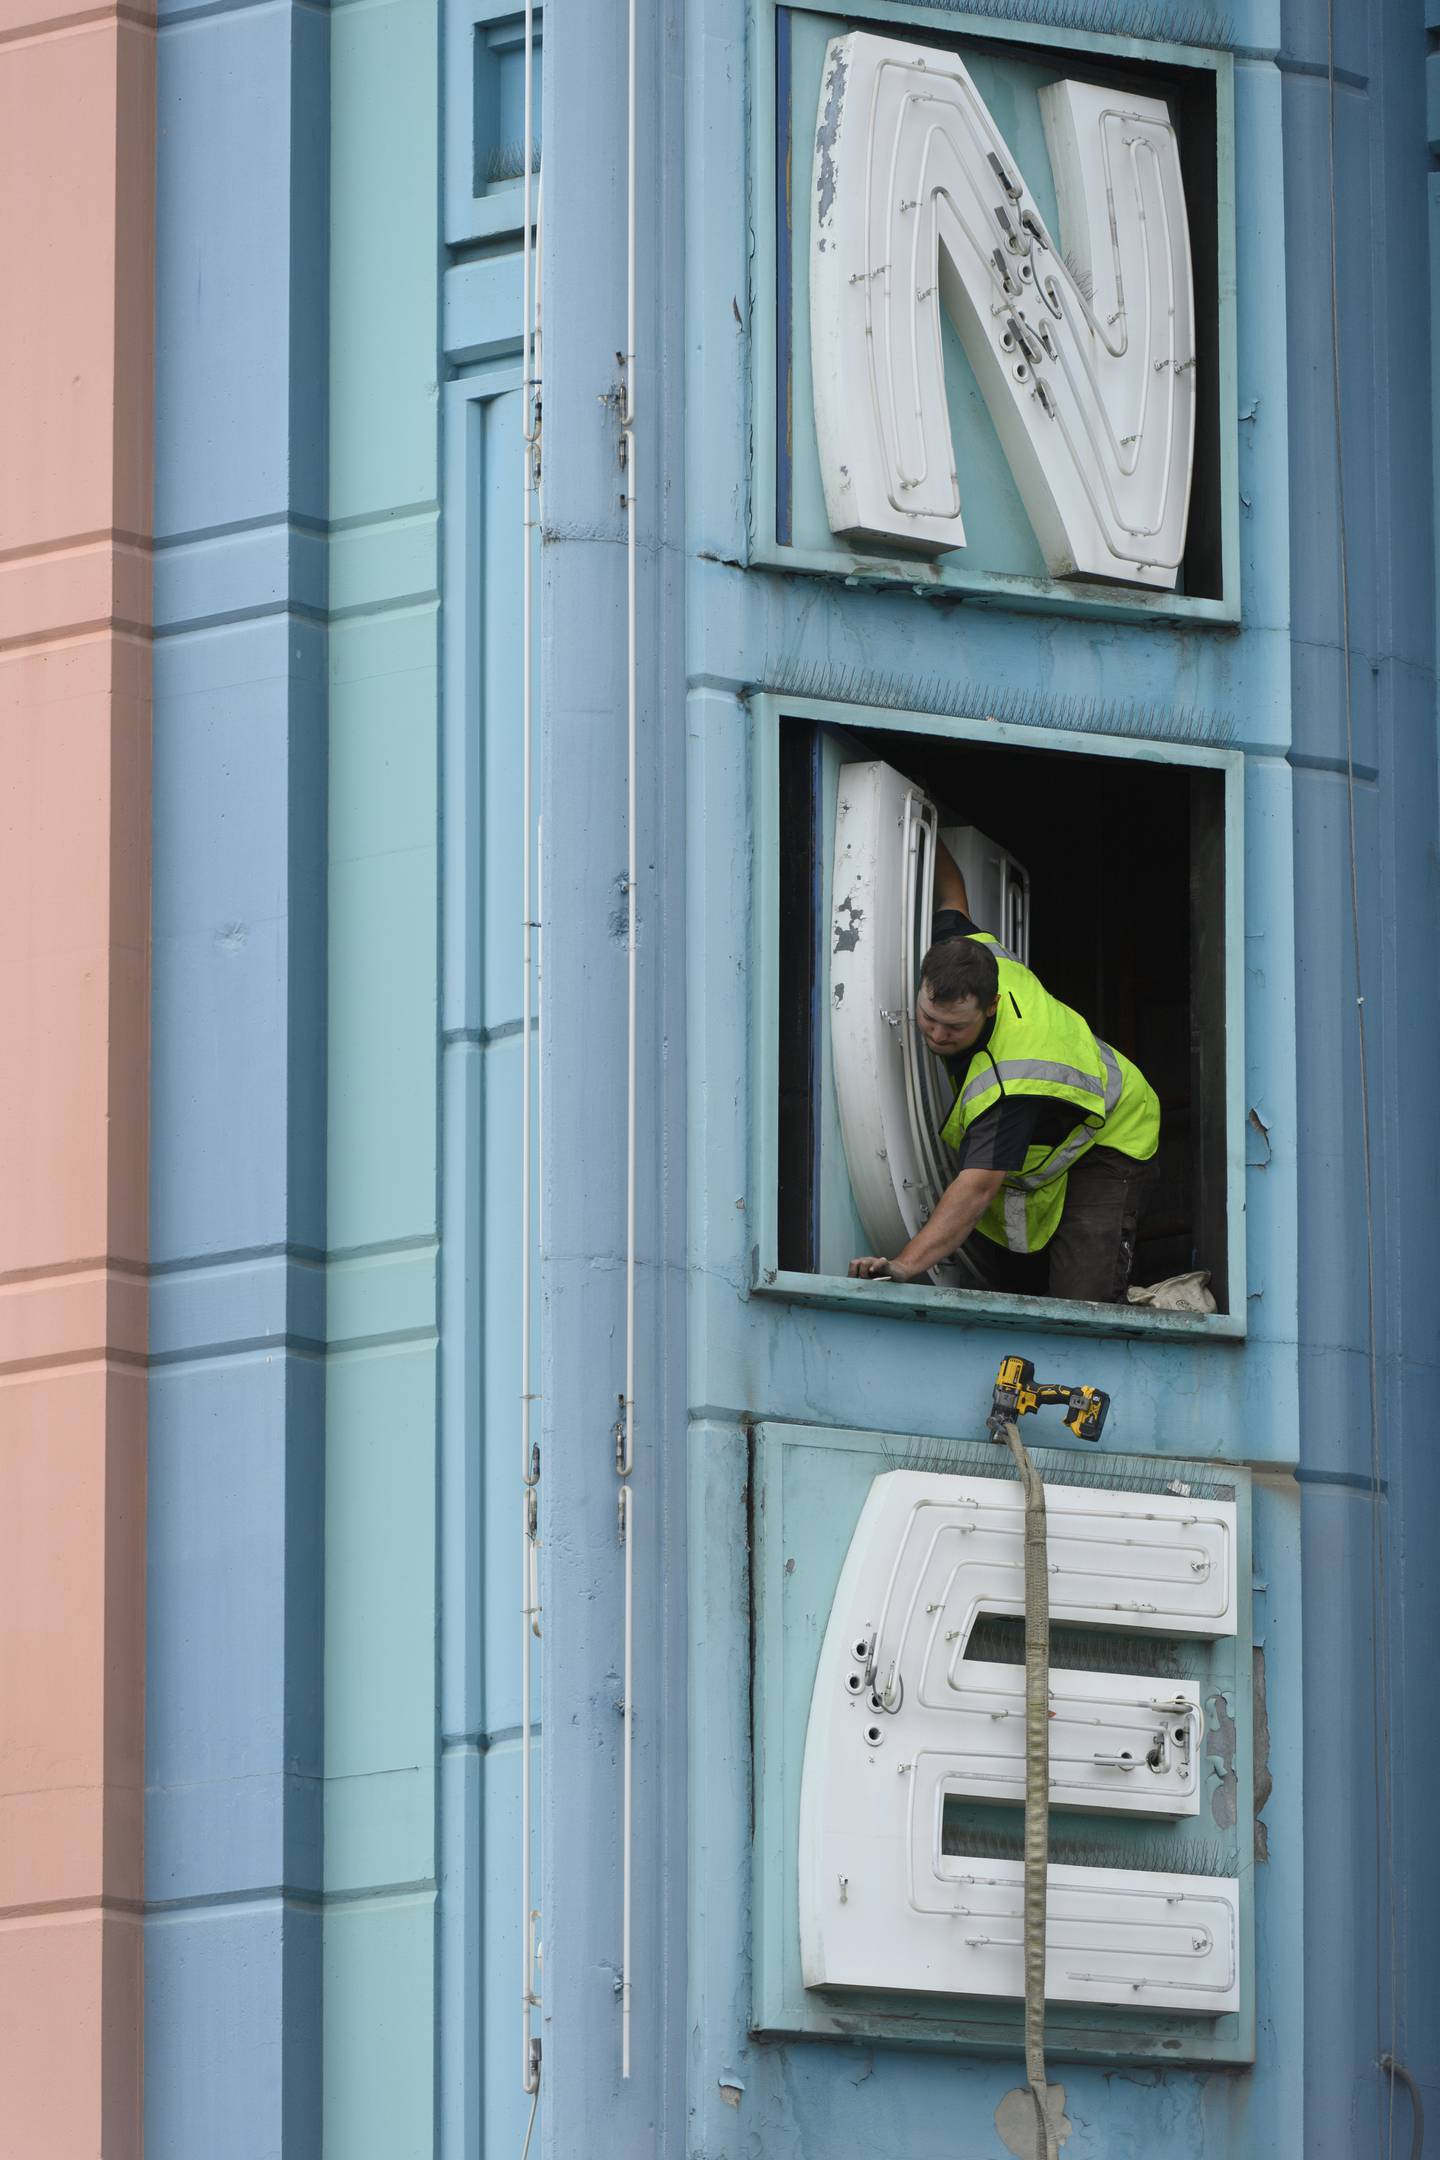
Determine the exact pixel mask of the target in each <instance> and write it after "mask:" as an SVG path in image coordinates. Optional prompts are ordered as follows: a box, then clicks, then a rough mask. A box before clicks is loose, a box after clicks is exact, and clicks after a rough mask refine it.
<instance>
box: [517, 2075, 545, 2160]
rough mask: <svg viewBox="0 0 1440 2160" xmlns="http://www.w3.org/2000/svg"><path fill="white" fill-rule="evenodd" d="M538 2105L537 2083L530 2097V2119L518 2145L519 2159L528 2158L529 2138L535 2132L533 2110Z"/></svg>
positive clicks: (526, 2159)
mask: <svg viewBox="0 0 1440 2160" xmlns="http://www.w3.org/2000/svg"><path fill="white" fill-rule="evenodd" d="M539 2105H540V2087H539V2085H538V2084H537V2085H536V2087H535V2090H534V2092H533V2093H532V2094H531V2097H530V2120H529V2122H527V2123H526V2125H525V2142H524V2144H523V2145H522V2146H521V2147H520V2160H530V2140H531V2138H532V2137H533V2136H534V2134H535V2110H536V2109H537V2108H538V2107H539Z"/></svg>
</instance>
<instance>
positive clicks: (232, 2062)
mask: <svg viewBox="0 0 1440 2160" xmlns="http://www.w3.org/2000/svg"><path fill="white" fill-rule="evenodd" d="M145 1986H146V2029H145V2086H146V2102H145V2107H146V2123H145V2143H146V2150H147V2151H149V2152H157V2151H158V2152H163V2153H177V2154H185V2155H186V2156H189V2155H193V2154H195V2153H202V2152H203V2153H209V2154H213V2155H214V2156H215V2160H255V2156H256V2155H257V2154H260V2153H263V2154H265V2155H266V2156H267V2160H269V2156H270V2155H272V2154H281V2153H285V2154H288V2153H291V2152H295V2153H313V2152H314V2150H315V2142H314V2141H315V2138H316V2135H317V2132H318V2125H319V2116H320V2049H319V2029H318V2022H317V2026H316V2030H315V2033H314V2036H313V2038H312V2039H311V2041H310V2044H309V2045H308V2046H306V2047H304V2048H292V2047H290V2046H289V2045H288V2044H287V2036H286V2032H285V2019H286V2016H287V2013H288V2012H292V2011H293V2008H294V2006H295V2005H296V2004H297V2003H302V2002H308V2001H313V2000H318V1998H319V1994H320V1918H319V1914H318V1913H317V1912H316V1911H315V1910H314V1909H313V1908H311V1909H310V1910H297V1909H296V1908H295V1906H293V1905H289V1904H286V1903H284V1902H282V1901H281V1900H280V1899H278V1898H272V1899H268V1900H258V1901H256V1902H255V1903H254V1904H247V1905H238V1906H237V1905H221V1906H212V1907H208V1908H202V1909H198V1910H192V1911H189V1912H162V1913H159V1914H156V1915H155V1916H154V1917H152V1918H151V1920H150V1921H149V1922H148V1924H147V1926H146V1931H145Z"/></svg>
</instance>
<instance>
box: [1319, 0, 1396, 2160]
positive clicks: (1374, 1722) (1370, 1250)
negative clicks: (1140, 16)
mask: <svg viewBox="0 0 1440 2160" xmlns="http://www.w3.org/2000/svg"><path fill="white" fill-rule="evenodd" d="M1325 62H1326V80H1327V88H1328V125H1327V136H1326V154H1327V179H1328V189H1329V211H1330V369H1331V391H1332V402H1333V406H1334V415H1335V522H1336V536H1337V540H1338V545H1339V567H1340V632H1341V646H1342V659H1343V664H1344V712H1345V794H1346V810H1347V820H1348V839H1349V857H1350V934H1351V944H1352V951H1353V960H1354V968H1355V1031H1356V1041H1357V1047H1358V1053H1359V1061H1360V1138H1361V1158H1362V1169H1363V1176H1364V1192H1365V1318H1366V1344H1367V1370H1368V1377H1369V1397H1370V1470H1371V1495H1370V1504H1371V1518H1370V1519H1371V1537H1370V1545H1371V1564H1370V1605H1371V1679H1372V1688H1371V1736H1372V1745H1373V1749H1374V1757H1375V1786H1374V1798H1375V2027H1376V2042H1377V2054H1379V2055H1380V2057H1381V2063H1382V2067H1383V2064H1384V2062H1385V2061H1389V2062H1391V2063H1393V2062H1394V2060H1395V2056H1394V2041H1395V2032H1396V2027H1397V2023H1398V1996H1399V1964H1398V1942H1399V1931H1398V1927H1397V1920H1396V1900H1395V1845H1394V1794H1393V1783H1392V1777H1391V1761H1390V1753H1391V1734H1390V1652H1389V1640H1388V1634H1387V1617H1388V1611H1389V1597H1388V1590H1387V1583H1386V1557H1385V1524H1384V1517H1383V1512H1382V1496H1383V1493H1384V1475H1383V1473H1384V1451H1383V1446H1382V1440H1381V1426H1380V1379H1379V1349H1378V1343H1377V1335H1376V1324H1375V1200H1374V1170H1373V1159H1372V1148H1371V1120H1370V1075H1369V1064H1368V1047H1367V1041H1366V1030H1365V994H1364V977H1363V973H1362V953H1363V938H1362V934H1361V907H1360V871H1359V846H1358V842H1357V837H1356V816H1355V712H1354V694H1353V689H1352V685H1351V679H1350V669H1351V651H1350V563H1349V535H1348V529H1347V526H1346V518H1345V446H1344V430H1343V425H1342V418H1341V415H1342V402H1341V364H1340V242H1339V216H1338V210H1337V203H1336V185H1335V109H1336V77H1335V0H1326V52H1325ZM1382 1914H1383V1915H1385V1916H1386V1917H1387V1918H1388V1923H1389V1969H1390V2033H1391V2045H1390V2048H1389V2049H1385V2048H1384V2046H1383V2038H1384V2035H1383V2026H1384V2022H1385V2004H1384V1992H1383V1978H1382V1975H1383V1968H1384V1964H1385V1958H1384V1948H1385V1945H1384V1941H1383V1934H1382ZM1376 2099H1377V2107H1378V2110H1379V2112H1378V2115H1377V2127H1378V2128H1379V2129H1380V2131H1381V2143H1382V2144H1383V2147H1384V2150H1385V2153H1386V2155H1387V2160H1393V2154H1394V2150H1395V2079H1394V2076H1393V2075H1392V2076H1391V2078H1390V2080H1389V2111H1388V2115H1389V2120H1388V2128H1387V2126H1386V2123H1385V2107H1384V2095H1383V2093H1382V2092H1381V2091H1380V2089H1379V2088H1378V2087H1377V2092H1376Z"/></svg>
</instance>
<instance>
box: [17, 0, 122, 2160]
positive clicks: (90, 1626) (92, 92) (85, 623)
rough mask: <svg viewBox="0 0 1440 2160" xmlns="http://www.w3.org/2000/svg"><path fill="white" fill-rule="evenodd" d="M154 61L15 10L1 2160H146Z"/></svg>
mask: <svg viewBox="0 0 1440 2160" xmlns="http://www.w3.org/2000/svg"><path fill="white" fill-rule="evenodd" d="M154 165H155V125H154V33H153V21H152V19H151V17H150V15H149V13H148V11H147V10H146V9H145V8H142V7H139V6H135V5H131V4H129V0H126V4H125V5H124V6H123V7H122V8H119V9H117V8H113V7H107V8H96V9H94V10H93V11H86V10H84V9H83V8H82V9H81V10H79V11H77V10H76V9H75V8H74V7H73V4H71V0H51V4H50V5H49V6H44V5H42V4H41V0H0V204H3V205H4V214H3V216H0V319H3V322H4V326H5V327H4V331H3V334H0V2153H3V2154H5V2155H6V2156H11V2155H13V2156H14V2160H100V2156H101V2155H102V2154H103V2160H134V2156H137V2155H138V2154H139V2153H140V2149H141V2066H142V2032H141V2004H142V1995H141V1978H142V1971H141V1926H140V1916H139V1915H140V1900H141V1896H142V1887H143V1885H142V1862H143V1848H142V1806H143V1787H144V1609H145V1608H144V1535H145V1367H144V1359H145V1337H146V1318H145V1314H146V1293H145V1260H146V1066H147V1054H148V1027H147V1008H148V995H147V991H148V936H149V766H150V656H149V642H148V638H149V619H150V559H149V545H148V534H149V527H150V449H151V404H152V347H153V282H154V280H153V269H152V264H153V225H154V219H153V196H154Z"/></svg>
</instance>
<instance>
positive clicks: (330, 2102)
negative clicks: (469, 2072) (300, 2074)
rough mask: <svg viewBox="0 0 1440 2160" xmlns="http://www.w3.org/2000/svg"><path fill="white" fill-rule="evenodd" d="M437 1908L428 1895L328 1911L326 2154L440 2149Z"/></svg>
mask: <svg viewBox="0 0 1440 2160" xmlns="http://www.w3.org/2000/svg"><path fill="white" fill-rule="evenodd" d="M433 1909H434V1905H433V1895H432V1893H431V1892H429V1891H424V1892H417V1893H416V1894H415V1895H413V1896H409V1897H405V1896H397V1897H386V1898H380V1899H378V1900H371V1899H364V1898H360V1899H355V1900H354V1901H344V1902H339V1903H335V1902H332V1903H330V1904H329V1905H328V1906H327V1909H326V1914H325V1949H324V1962H325V2054H324V2073H325V2076H324V2085H325V2146H324V2149H325V2151H326V2152H327V2153H343V2154H345V2155H346V2156H347V2160H348V2156H349V2155H350V2154H352V2153H355V2154H360V2153H372V2152H373V2153H384V2154H385V2155H386V2160H430V2155H431V2154H432V2153H433V2151H434V2137H435V2131H434V2112H435V2045H434V2028H433V2018H434V2008H435V2001H434V1978H435V1975H434V1951H433V1947H432V1942H433V1934H434V1929H433V1926H432V1916H433ZM362 2040H363V2045H362V2044H361V2043H362Z"/></svg>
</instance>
